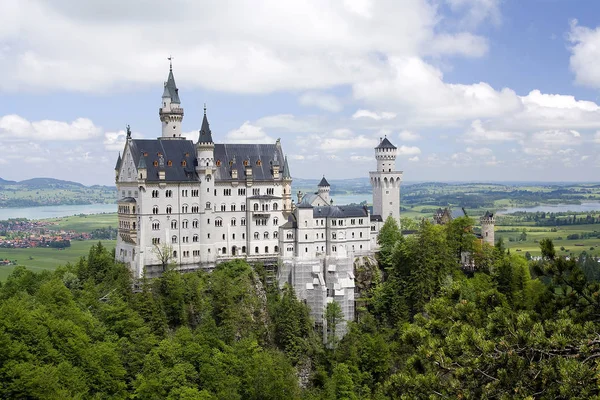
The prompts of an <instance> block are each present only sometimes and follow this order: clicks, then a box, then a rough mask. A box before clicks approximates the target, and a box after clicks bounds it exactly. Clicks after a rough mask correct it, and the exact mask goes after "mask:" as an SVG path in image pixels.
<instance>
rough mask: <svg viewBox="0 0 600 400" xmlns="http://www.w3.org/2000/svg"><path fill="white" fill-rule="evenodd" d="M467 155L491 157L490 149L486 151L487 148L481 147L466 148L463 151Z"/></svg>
mask: <svg viewBox="0 0 600 400" xmlns="http://www.w3.org/2000/svg"><path fill="white" fill-rule="evenodd" d="M465 151H466V152H467V153H469V154H473V155H476V156H484V157H485V156H491V155H492V153H493V152H492V149H488V148H487V147H481V148H473V147H467V148H466V150H465Z"/></svg>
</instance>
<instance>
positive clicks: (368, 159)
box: [350, 156, 373, 163]
mask: <svg viewBox="0 0 600 400" xmlns="http://www.w3.org/2000/svg"><path fill="white" fill-rule="evenodd" d="M350 160H351V161H355V162H361V163H365V162H372V161H373V157H367V156H350Z"/></svg>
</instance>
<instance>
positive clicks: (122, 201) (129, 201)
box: [117, 197, 137, 203]
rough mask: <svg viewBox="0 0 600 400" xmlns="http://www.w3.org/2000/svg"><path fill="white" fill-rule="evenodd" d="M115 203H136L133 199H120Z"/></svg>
mask: <svg viewBox="0 0 600 400" xmlns="http://www.w3.org/2000/svg"><path fill="white" fill-rule="evenodd" d="M117 203H137V200H136V199H134V198H133V197H123V198H122V199H119V200H118V201H117Z"/></svg>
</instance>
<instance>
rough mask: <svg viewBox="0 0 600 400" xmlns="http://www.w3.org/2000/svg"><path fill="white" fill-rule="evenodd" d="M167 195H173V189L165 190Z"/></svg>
mask: <svg viewBox="0 0 600 400" xmlns="http://www.w3.org/2000/svg"><path fill="white" fill-rule="evenodd" d="M165 197H173V191H172V190H167V191H165Z"/></svg>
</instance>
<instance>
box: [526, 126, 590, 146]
mask: <svg viewBox="0 0 600 400" xmlns="http://www.w3.org/2000/svg"><path fill="white" fill-rule="evenodd" d="M531 140H532V142H534V143H537V144H540V145H543V146H548V147H554V146H556V147H559V146H566V145H569V146H572V145H578V144H580V143H581V134H580V133H579V132H577V131H575V130H547V131H542V132H535V133H534V134H533V135H532V137H531Z"/></svg>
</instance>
